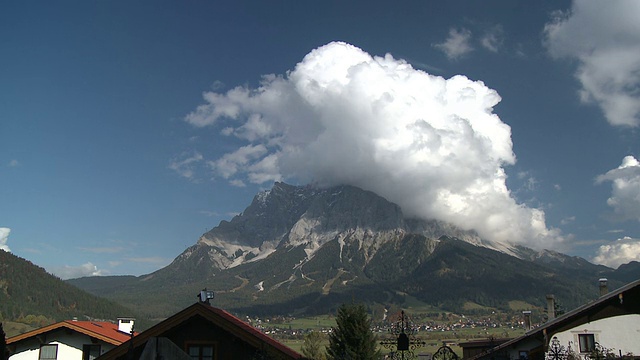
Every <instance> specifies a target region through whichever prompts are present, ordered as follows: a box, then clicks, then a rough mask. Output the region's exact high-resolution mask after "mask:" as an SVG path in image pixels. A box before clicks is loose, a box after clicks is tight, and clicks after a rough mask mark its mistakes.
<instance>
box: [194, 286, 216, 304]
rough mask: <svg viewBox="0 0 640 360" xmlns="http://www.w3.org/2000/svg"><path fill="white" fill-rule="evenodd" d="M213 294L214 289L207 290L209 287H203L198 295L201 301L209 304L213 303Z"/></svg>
mask: <svg viewBox="0 0 640 360" xmlns="http://www.w3.org/2000/svg"><path fill="white" fill-rule="evenodd" d="M213 296H214V294H213V290H207V288H204V289H202V290H201V291H200V294H198V295H196V297H197V298H198V299H199V300H200V302H201V303H205V304H207V305H211V302H210V300H211V299H213Z"/></svg>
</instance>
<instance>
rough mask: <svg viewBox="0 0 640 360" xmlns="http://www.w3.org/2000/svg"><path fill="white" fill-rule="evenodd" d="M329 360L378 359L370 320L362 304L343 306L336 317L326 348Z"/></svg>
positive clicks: (378, 354) (378, 353) (378, 355)
mask: <svg viewBox="0 0 640 360" xmlns="http://www.w3.org/2000/svg"><path fill="white" fill-rule="evenodd" d="M327 355H328V357H329V359H336V360H337V359H340V360H343V359H349V360H370V359H378V358H380V352H379V351H378V350H377V341H376V337H375V336H374V334H373V332H371V320H370V319H369V317H368V316H367V311H366V309H365V307H364V305H362V304H343V305H342V306H340V308H339V309H338V314H337V315H336V327H334V328H332V331H331V334H330V335H329V346H328V347H327Z"/></svg>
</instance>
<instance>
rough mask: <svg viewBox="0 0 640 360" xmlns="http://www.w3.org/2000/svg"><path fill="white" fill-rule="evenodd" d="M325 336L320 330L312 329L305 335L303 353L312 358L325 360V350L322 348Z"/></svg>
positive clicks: (312, 359) (311, 359)
mask: <svg viewBox="0 0 640 360" xmlns="http://www.w3.org/2000/svg"><path fill="white" fill-rule="evenodd" d="M323 339H324V336H323V335H322V333H320V332H318V331H312V332H310V333H308V334H307V335H305V337H304V343H303V344H302V355H304V356H306V357H307V358H308V359H310V360H325V359H326V357H325V356H324V351H323V349H322V340H323Z"/></svg>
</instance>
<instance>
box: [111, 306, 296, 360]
mask: <svg viewBox="0 0 640 360" xmlns="http://www.w3.org/2000/svg"><path fill="white" fill-rule="evenodd" d="M194 316H201V317H203V318H204V319H206V320H207V321H209V322H211V323H213V324H215V325H217V326H219V327H220V328H222V329H224V330H225V331H226V332H228V333H230V334H232V335H234V336H236V337H237V338H240V339H242V340H243V341H245V342H247V343H248V344H251V345H252V346H254V347H256V348H260V347H261V346H262V345H263V344H264V345H266V346H269V347H271V348H273V349H275V350H276V351H278V352H279V353H281V354H283V355H285V356H287V357H289V358H291V359H303V357H302V355H300V354H298V353H297V352H296V351H294V350H293V349H291V348H289V347H287V346H286V345H284V344H282V343H280V342H279V341H277V340H275V339H273V338H271V337H269V336H267V335H265V334H264V333H262V332H261V331H260V330H258V329H256V328H255V327H253V326H251V325H249V324H247V323H245V322H244V321H242V320H240V319H238V318H237V317H235V316H233V315H231V314H230V313H228V312H227V311H225V310H222V309H219V308H216V307H213V306H211V305H207V304H204V303H200V302H198V303H195V304H193V305H191V306H189V307H187V308H186V309H184V310H182V311H180V312H178V313H176V314H174V315H173V316H171V317H169V318H167V319H165V320H164V321H162V322H160V323H158V324H156V325H154V326H153V327H151V328H149V329H147V330H145V331H143V332H141V333H140V334H139V335H138V336H136V337H134V338H133V346H134V347H138V346H141V345H143V344H145V343H146V342H147V340H149V338H152V337H157V336H162V334H164V333H166V332H167V331H169V330H171V329H173V328H174V327H176V326H178V325H180V324H181V323H183V322H185V321H186V320H188V319H190V318H192V317H194ZM129 347H130V344H129V343H126V344H122V345H120V346H118V347H117V348H114V349H112V350H110V351H108V352H107V353H105V354H103V355H102V356H101V357H100V359H115V358H118V357H121V356H124V355H125V354H126V353H127V351H128V350H129Z"/></svg>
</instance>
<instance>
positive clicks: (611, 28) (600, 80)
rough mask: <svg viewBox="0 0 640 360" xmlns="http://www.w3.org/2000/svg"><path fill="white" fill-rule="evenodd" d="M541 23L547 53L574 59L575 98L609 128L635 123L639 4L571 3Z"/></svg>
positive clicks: (639, 95)
mask: <svg viewBox="0 0 640 360" xmlns="http://www.w3.org/2000/svg"><path fill="white" fill-rule="evenodd" d="M555 15H556V16H555V17H554V19H553V21H552V22H550V23H549V24H547V25H546V27H545V35H546V40H547V46H548V48H549V51H550V53H551V54H552V55H553V56H555V57H567V58H574V59H577V60H578V63H579V67H578V71H577V72H576V77H577V79H578V80H579V81H580V83H581V84H582V90H581V98H582V100H584V101H591V100H593V101H595V102H596V103H597V104H598V105H599V106H600V107H601V108H602V110H603V112H604V114H605V116H606V118H607V120H608V121H609V123H611V124H613V125H624V126H639V125H640V92H639V91H638V87H640V21H639V19H640V1H636V0H617V1H597V0H574V1H573V5H572V8H571V10H570V11H569V12H566V13H556V14H555Z"/></svg>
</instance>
